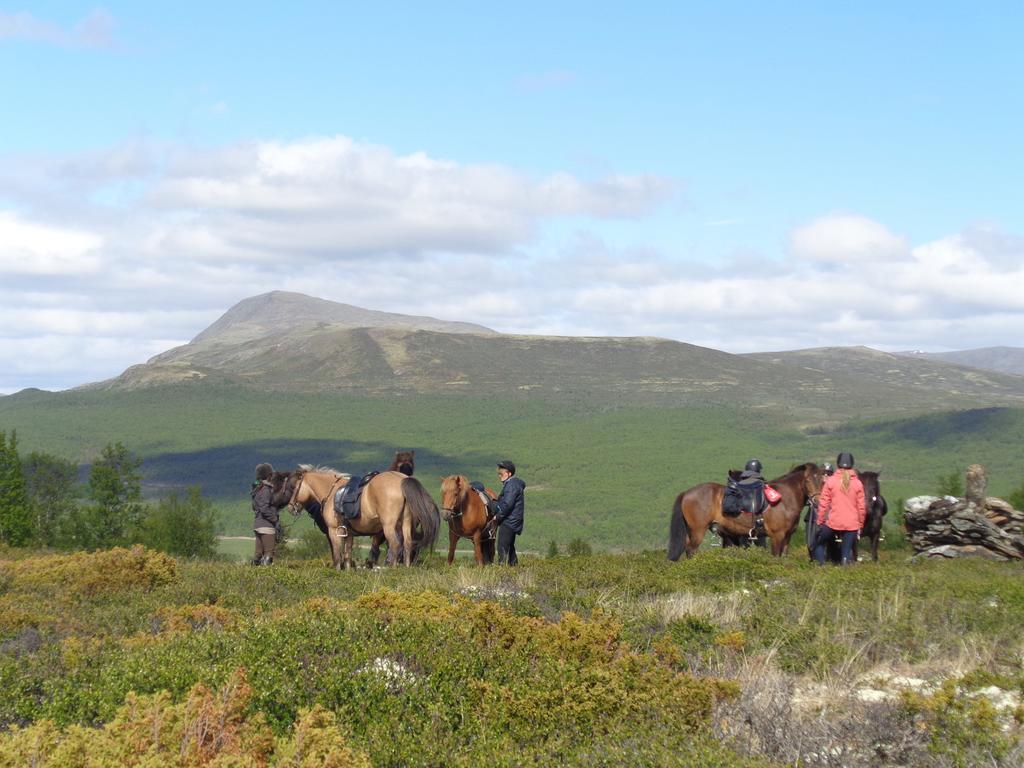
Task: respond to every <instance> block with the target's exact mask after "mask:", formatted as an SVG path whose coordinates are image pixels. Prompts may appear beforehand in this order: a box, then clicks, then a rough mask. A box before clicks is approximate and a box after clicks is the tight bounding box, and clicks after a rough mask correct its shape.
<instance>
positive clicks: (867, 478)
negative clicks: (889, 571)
mask: <svg viewBox="0 0 1024 768" xmlns="http://www.w3.org/2000/svg"><path fill="white" fill-rule="evenodd" d="M880 474H882V473H881V472H860V471H858V472H857V477H859V478H860V481H861V483H863V484H864V506H865V507H866V508H867V516H866V517H865V518H864V528H863V529H862V530H861V534H860V536H861V538H862V539H863V538H865V537H867V538H868V539H870V540H871V559H872V560H874V561H875V562H876V563H877V562H878V542H879V541H880V540H881V538H882V518H883V517H885V513H886V512H888V511H889V505H888V504H886V502H885V497H884V496H882V489H881V486H880V485H879V482H878V476H879V475H880ZM856 554H857V550H856V549H854V556H856Z"/></svg>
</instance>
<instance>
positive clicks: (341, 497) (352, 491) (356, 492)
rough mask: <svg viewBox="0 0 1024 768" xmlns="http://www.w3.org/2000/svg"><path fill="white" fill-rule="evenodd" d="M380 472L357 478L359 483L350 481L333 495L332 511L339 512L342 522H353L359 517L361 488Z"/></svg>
mask: <svg viewBox="0 0 1024 768" xmlns="http://www.w3.org/2000/svg"><path fill="white" fill-rule="evenodd" d="M379 474H380V472H369V473H367V474H365V475H363V476H362V477H361V478H359V482H357V483H353V482H352V481H351V480H350V481H349V482H348V483H347V484H346V485H343V486H341V488H339V489H338V490H337V491H336V492H335V494H334V509H335V510H337V511H340V512H341V517H342V519H344V520H355V519H356V518H357V517H359V506H360V502H361V501H362V497H363V488H365V487H366V484H367V483H369V482H370V481H371V480H373V478H375V477H376V476H377V475H379Z"/></svg>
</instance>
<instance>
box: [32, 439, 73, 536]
mask: <svg viewBox="0 0 1024 768" xmlns="http://www.w3.org/2000/svg"><path fill="white" fill-rule="evenodd" d="M22 470H23V472H24V475H25V489H26V492H27V495H28V505H29V510H30V511H31V515H32V528H33V531H34V532H35V540H36V542H37V543H39V544H42V545H43V546H45V547H55V546H59V545H60V543H61V541H62V539H63V537H64V535H65V531H67V530H68V529H69V526H70V524H71V521H72V520H73V519H74V517H75V512H76V510H77V507H78V495H79V488H78V468H77V467H76V466H75V465H74V464H73V463H72V462H70V461H66V460H64V459H61V458H59V457H57V456H53V455H51V454H49V453H38V452H33V453H30V454H29V455H28V457H27V458H26V459H25V460H24V462H22Z"/></svg>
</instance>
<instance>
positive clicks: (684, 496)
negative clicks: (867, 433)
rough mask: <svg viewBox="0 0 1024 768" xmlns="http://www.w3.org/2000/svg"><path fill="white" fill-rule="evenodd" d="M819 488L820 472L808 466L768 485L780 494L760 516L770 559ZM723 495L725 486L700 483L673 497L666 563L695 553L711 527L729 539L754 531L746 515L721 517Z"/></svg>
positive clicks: (783, 547)
mask: <svg viewBox="0 0 1024 768" xmlns="http://www.w3.org/2000/svg"><path fill="white" fill-rule="evenodd" d="M821 484H822V471H821V468H820V467H818V465H817V464H813V463H810V462H808V463H806V464H800V465H799V466H796V467H793V469H791V470H790V471H789V472H787V473H786V474H784V475H783V476H782V477H778V478H776V479H775V480H770V481H769V482H768V485H770V486H772V488H774V489H775V490H777V491H778V492H779V493H780V494H782V498H781V499H780V500H779V501H778V502H777V503H776V504H773V505H772V506H770V507H768V509H767V510H765V513H764V528H765V533H767V534H768V537H769V538H770V539H771V540H772V554H773V555H776V556H781V555H782V554H783V553H785V551H786V548H787V547H788V546H789V539H790V537H791V536H792V535H793V531H795V530H796V527H797V524H798V523H799V522H800V510H802V509H803V508H804V505H805V504H806V503H807V500H808V499H809V498H815V497H817V496H818V494H820V493H821ZM724 493H725V486H724V485H722V484H721V483H701V484H700V485H695V486H693V487H692V488H688V489H686V490H685V491H683V492H682V493H680V494H679V495H678V496H677V497H676V501H675V504H673V505H672V517H671V520H670V521H669V540H668V558H669V560H678V559H679V557H680V555H682V554H683V552H684V551H685V553H686V556H687V557H689V556H690V555H692V554H693V553H694V552H696V551H697V548H698V547H699V546H700V543H701V541H702V540H703V539H704V534H705V533H706V532H707V530H708V528H709V527H710V526H711V525H712V523H714V524H715V525H716V526H717V528H718V530H719V531H720V532H724V533H725V534H727V535H730V536H747V535H749V533H750V531H751V529H753V527H754V520H753V516H752V515H751V514H750V513H749V512H743V513H742V514H740V515H737V516H736V517H727V516H726V515H723V514H722V496H723V494H724Z"/></svg>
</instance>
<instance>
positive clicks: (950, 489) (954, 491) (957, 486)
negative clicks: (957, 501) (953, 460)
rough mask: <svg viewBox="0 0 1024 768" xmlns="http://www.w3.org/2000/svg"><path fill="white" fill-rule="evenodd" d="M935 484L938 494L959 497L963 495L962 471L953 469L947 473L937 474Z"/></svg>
mask: <svg viewBox="0 0 1024 768" xmlns="http://www.w3.org/2000/svg"><path fill="white" fill-rule="evenodd" d="M935 485H936V491H937V493H938V494H939V496H956V497H957V498H960V497H961V496H963V495H964V473H963V472H961V471H960V470H958V469H954V470H953V471H951V472H950V473H949V474H948V475H939V476H938V478H937V479H936V481H935Z"/></svg>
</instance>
